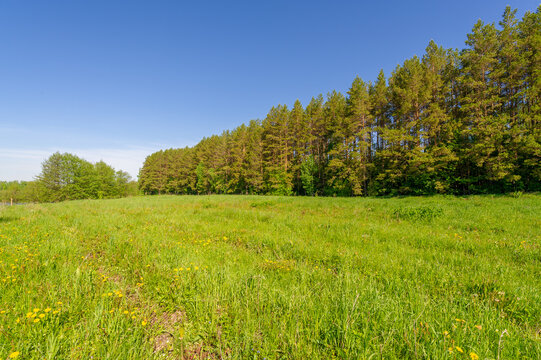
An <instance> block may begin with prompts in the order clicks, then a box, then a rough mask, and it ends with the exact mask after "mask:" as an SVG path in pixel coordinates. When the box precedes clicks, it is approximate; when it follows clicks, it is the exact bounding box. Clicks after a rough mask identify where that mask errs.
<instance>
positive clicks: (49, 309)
mask: <svg viewBox="0 0 541 360" xmlns="http://www.w3.org/2000/svg"><path fill="white" fill-rule="evenodd" d="M51 310H52V309H51V308H47V309H45V310H43V311H45V312H46V313H48V312H49V311H51Z"/></svg>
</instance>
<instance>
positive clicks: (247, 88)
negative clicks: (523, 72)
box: [0, 0, 539, 180]
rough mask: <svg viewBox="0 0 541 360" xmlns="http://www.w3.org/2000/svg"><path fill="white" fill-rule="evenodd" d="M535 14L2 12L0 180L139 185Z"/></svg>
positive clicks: (331, 9) (389, 4)
mask: <svg viewBox="0 0 541 360" xmlns="http://www.w3.org/2000/svg"><path fill="white" fill-rule="evenodd" d="M506 5H511V6H512V7H513V8H517V9H518V16H522V14H523V13H524V12H525V11H527V10H530V11H535V10H536V8H537V7H538V6H539V1H529V0H520V1H518V0H515V1H509V0H507V1H500V0H482V1H476V0H469V1H465V0H455V1H434V0H431V1H428V0H424V1H409V2H406V1H379V2H377V1H293V0H289V1H276V0H273V1H265V2H263V1H253V0H252V1H242V2H241V1H204V2H203V1H201V2H195V1H190V2H188V1H186V2H184V1H160V0H152V1H148V0H147V1H135V0H130V1H115V0H107V1H101V0H92V1H86V0H85V1H83V0H66V1H56V0H49V1H42V0H38V1H30V0H24V1H21V0H2V1H1V2H0V180H11V179H19V180H31V179H32V178H33V176H35V175H37V174H38V173H39V172H40V163H41V161H42V160H44V159H45V158H46V157H48V155H50V154H51V153H53V152H54V151H62V152H63V151H69V152H73V153H76V154H78V155H79V156H82V157H83V158H86V159H87V160H90V161H98V160H100V159H103V160H104V161H105V162H107V163H110V164H112V165H113V166H115V167H116V168H122V169H124V170H127V171H129V172H130V173H131V175H132V176H133V177H136V176H137V172H138V169H139V167H140V166H141V165H142V162H143V160H144V158H145V156H146V155H148V154H150V153H151V152H153V151H155V150H158V149H164V148H169V147H183V146H186V145H194V144H196V143H197V142H198V141H199V140H200V139H201V138H202V137H204V136H209V135H211V134H214V133H220V132H221V131H222V130H225V129H232V128H234V127H235V126H238V125H240V124H241V123H243V122H248V121H249V120H250V119H256V118H264V117H265V114H266V113H267V111H268V110H269V108H270V107H271V106H273V105H275V104H278V103H285V104H288V105H291V104H292V103H293V102H294V101H295V99H297V98H298V99H300V100H301V102H302V103H303V104H306V103H307V102H308V101H309V99H310V98H311V97H312V96H315V95H317V94H319V93H323V94H326V93H327V92H329V91H331V90H333V89H336V90H338V91H347V89H348V87H349V85H350V84H351V81H352V80H353V78H354V77H355V76H356V75H359V76H361V77H362V78H363V79H365V80H374V79H375V78H376V76H377V73H378V72H379V70H380V69H383V70H384V71H385V73H386V74H389V73H390V72H391V71H392V70H393V69H394V68H395V66H396V65H397V64H399V63H402V62H403V61H404V60H405V59H406V58H409V57H412V56H413V55H416V54H417V55H422V54H423V51H424V49H425V47H426V45H427V44H428V42H429V41H430V39H434V40H435V41H436V42H437V43H438V44H440V45H442V46H444V47H447V48H463V46H464V40H465V39H466V34H467V33H468V32H469V31H470V30H471V28H472V26H473V24H474V23H475V22H476V21H477V19H479V18H481V19H482V20H483V21H485V22H498V21H499V20H500V17H501V14H502V13H503V11H504V8H505V6H506Z"/></svg>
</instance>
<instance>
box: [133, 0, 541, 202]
mask: <svg viewBox="0 0 541 360" xmlns="http://www.w3.org/2000/svg"><path fill="white" fill-rule="evenodd" d="M465 45H466V47H465V48H464V49H463V50H461V51H458V50H455V49H444V48H443V47H441V46H438V45H437V44H436V43H435V42H434V41H431V42H430V43H429V44H428V46H427V48H426V51H425V53H424V54H423V56H422V57H417V56H414V57H413V58H411V59H407V60H405V61H404V63H403V64H401V65H398V66H397V67H396V68H395V69H394V71H393V72H392V73H391V75H390V76H389V77H388V78H387V77H386V76H385V75H384V73H383V71H381V72H380V73H379V76H378V77H377V79H376V80H375V81H374V82H365V81H363V80H362V79H361V78H359V77H357V78H355V79H354V81H353V83H352V84H351V87H350V88H349V91H348V92H347V94H342V93H340V92H337V91H332V92H330V93H328V94H327V96H326V98H323V96H322V95H319V96H317V97H314V98H312V99H311V101H310V102H309V103H308V104H307V105H306V106H304V107H303V105H302V104H301V103H300V101H298V100H297V101H296V102H295V103H294V104H293V106H292V107H288V106H286V105H277V106H274V107H272V108H271V109H270V111H269V113H268V114H267V116H266V118H265V119H263V120H262V121H259V120H253V121H250V122H249V123H248V124H243V125H241V126H239V127H237V128H235V129H234V130H231V131H224V132H223V133H222V134H221V135H214V136H211V137H208V138H204V139H202V140H201V141H200V142H199V143H198V144H197V145H196V146H194V147H186V148H181V149H169V150H163V151H159V152H156V153H153V154H151V155H150V156H148V157H147V158H146V160H145V162H144V165H143V167H142V169H141V171H140V174H139V188H140V189H141V190H142V191H143V192H145V193H147V194H208V193H237V194H244V193H249V194H281V195H291V194H298V195H313V194H319V195H338V196H352V195H395V194H432V193H446V194H469V193H487V192H490V193H498V192H507V191H518V190H520V191H539V190H541V6H540V7H539V8H538V9H537V11H535V12H527V13H526V14H525V15H524V16H523V18H522V19H517V18H516V10H512V9H511V8H509V7H508V8H506V9H505V12H504V14H503V16H502V19H501V21H500V22H499V24H498V26H496V25H495V24H485V23H483V22H482V21H481V20H479V21H478V22H477V23H476V24H475V26H474V27H473V29H472V31H471V33H469V34H467V40H466V43H465Z"/></svg>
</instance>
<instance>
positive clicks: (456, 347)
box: [455, 346, 464, 353]
mask: <svg viewBox="0 0 541 360" xmlns="http://www.w3.org/2000/svg"><path fill="white" fill-rule="evenodd" d="M455 349H456V351H458V352H459V353H463V352H464V350H462V348H461V347H460V346H455Z"/></svg>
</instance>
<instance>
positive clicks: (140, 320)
mask: <svg viewBox="0 0 541 360" xmlns="http://www.w3.org/2000/svg"><path fill="white" fill-rule="evenodd" d="M540 214H541V197H540V196H538V195H526V194H525V195H522V196H521V197H518V198H516V197H481V196H476V197H467V198H455V197H428V198H413V197H411V198H402V199H374V198H365V199H354V198H344V199H340V198H298V197H257V196H183V197H176V196H161V197H160V196H156V197H140V198H130V199H120V200H94V201H73V202H66V203H60V204H46V205H25V206H13V207H7V208H4V209H3V210H2V211H1V212H0V359H6V358H8V356H10V355H12V356H16V358H18V359H43V358H46V359H90V358H94V359H153V358H156V359H163V358H171V359H206V358H212V359H222V358H223V359H331V358H340V359H369V358H371V359H417V358H425V359H475V358H476V357H478V358H479V359H485V358H488V359H536V358H541V279H540V275H541V249H540V245H541V215H540ZM36 320H38V321H36Z"/></svg>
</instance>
